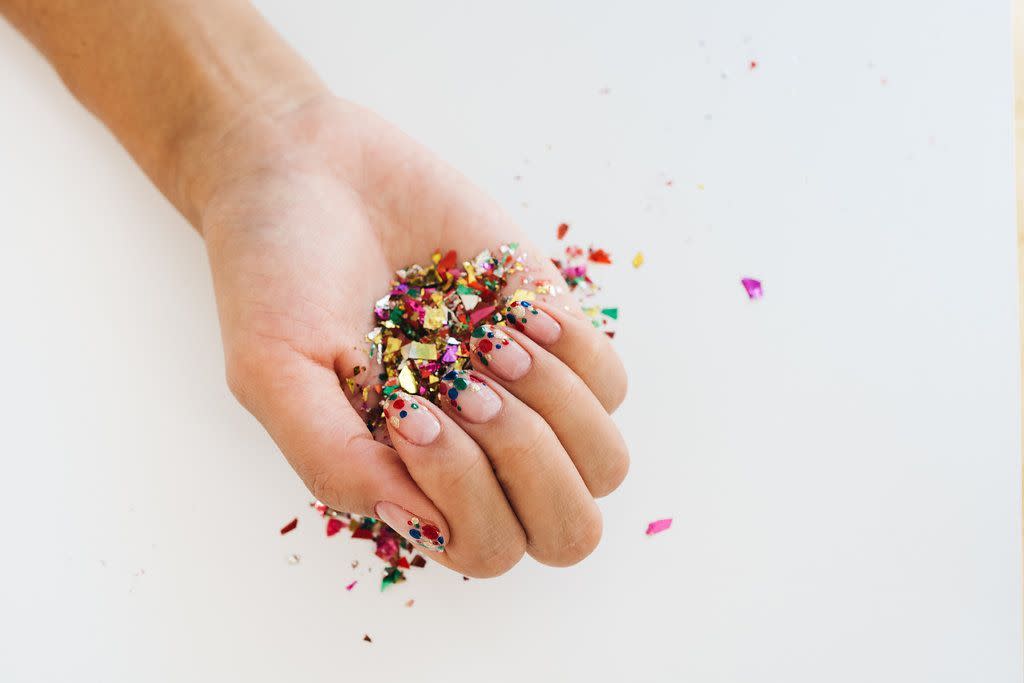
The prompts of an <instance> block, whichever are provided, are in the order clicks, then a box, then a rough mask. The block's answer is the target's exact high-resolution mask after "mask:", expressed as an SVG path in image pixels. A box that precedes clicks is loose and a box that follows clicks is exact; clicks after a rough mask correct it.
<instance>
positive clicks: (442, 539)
mask: <svg viewBox="0 0 1024 683" xmlns="http://www.w3.org/2000/svg"><path fill="white" fill-rule="evenodd" d="M437 544H438V545H444V536H438V537H437Z"/></svg>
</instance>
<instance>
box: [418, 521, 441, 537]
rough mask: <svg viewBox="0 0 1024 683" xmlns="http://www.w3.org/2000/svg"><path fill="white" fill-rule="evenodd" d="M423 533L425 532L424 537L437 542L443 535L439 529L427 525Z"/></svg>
mask: <svg viewBox="0 0 1024 683" xmlns="http://www.w3.org/2000/svg"><path fill="white" fill-rule="evenodd" d="M421 531H422V532H423V535H424V536H426V537H427V538H429V539H430V540H431V541H436V540H437V537H438V536H439V535H440V534H441V532H440V531H439V530H438V528H437V527H436V526H434V525H433V524H427V525H426V526H424V527H423V528H422V529H421Z"/></svg>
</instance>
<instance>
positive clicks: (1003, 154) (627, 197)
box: [0, 0, 1022, 683]
mask: <svg viewBox="0 0 1024 683" xmlns="http://www.w3.org/2000/svg"><path fill="white" fill-rule="evenodd" d="M258 5H259V6H260V7H261V8H262V9H263V10H264V11H265V12H266V13H267V14H268V16H269V17H270V19H271V20H272V21H273V22H274V24H275V25H277V26H278V27H279V28H280V30H281V31H282V32H283V33H284V34H285V36H286V37H287V38H289V39H290V40H291V41H293V42H294V43H295V44H297V45H298V46H299V48H300V49H301V50H302V51H303V53H304V54H305V55H307V56H308V58H309V59H310V60H311V61H312V62H313V63H314V64H315V65H316V66H317V68H318V69H320V71H321V72H322V73H323V74H324V75H325V77H326V78H327V79H328V80H329V81H330V83H331V84H332V85H333V87H335V88H336V90H337V91H338V92H339V93H342V94H345V95H346V96H349V97H351V98H353V99H356V100H358V101H360V102H363V103H365V104H368V105H370V106H372V107H374V108H376V109H378V110H379V111H381V112H382V113H383V114H384V115H385V116H387V117H389V118H391V119H392V120H394V121H396V122H398V123H399V124H400V125H401V126H403V127H404V128H405V129H407V130H408V131H410V132H411V133H412V134H414V135H415V136H417V137H419V138H421V139H423V140H424V141H426V142H427V143H428V144H430V145H431V146H433V147H434V148H435V149H437V150H438V151H439V152H441V153H442V155H443V156H445V157H446V158H448V159H449V160H451V161H452V162H454V163H455V164H456V165H458V166H459V167H461V168H462V169H464V170H465V171H466V172H467V173H468V174H469V175H470V176H471V177H473V178H475V179H476V180H477V181H478V182H479V183H480V184H481V185H482V186H484V187H485V188H487V189H488V190H489V191H491V192H492V193H494V194H495V195H496V196H497V197H498V198H499V199H500V200H501V201H502V202H503V203H504V205H506V206H507V207H508V208H509V210H510V211H512V212H513V213H514V215H515V216H516V217H517V218H518V220H520V221H521V222H522V224H523V225H525V226H526V227H527V228H528V229H529V230H530V231H531V233H532V234H534V235H536V236H537V237H538V239H540V240H541V241H542V242H543V243H544V244H545V245H549V246H551V247H552V248H554V247H555V240H554V227H555V226H556V225H557V224H558V223H560V222H562V221H567V222H569V223H570V224H571V225H572V232H571V233H570V235H571V236H572V237H575V238H578V239H579V240H583V241H588V242H589V241H592V242H594V243H596V244H598V245H601V246H604V247H606V248H607V249H609V250H610V251H611V252H612V253H613V254H614V256H615V257H616V258H617V261H618V263H617V265H615V266H613V267H612V268H611V269H609V270H608V273H607V275H606V276H604V278H603V281H604V283H605V286H606V295H607V296H606V300H607V301H608V302H609V303H617V304H618V305H619V306H620V307H621V311H622V320H621V325H620V327H619V329H620V333H619V336H618V337H617V340H616V342H617V345H618V347H619V349H620V350H621V352H622V354H623V355H624V357H625V359H626V362H627V365H628V368H629V370H630V373H631V381H632V385H631V396H630V398H629V400H628V402H627V404H626V405H625V406H624V407H623V408H622V409H621V411H620V412H619V413H618V415H617V419H618V421H619V424H620V425H621V427H622V429H623V431H624V433H625V434H626V437H627V440H628V442H629V444H630V446H631V449H632V454H633V469H632V472H631V475H630V477H629V479H628V480H627V482H626V484H625V485H624V486H623V487H622V489H621V490H620V491H619V492H617V493H616V494H615V495H613V496H611V497H609V498H608V499H606V500H604V501H603V502H602V503H601V507H602V509H603V511H604V513H605V518H606V522H605V526H606V534H605V539H604V541H603V543H602V545H601V547H600V548H599V549H598V550H597V551H596V552H595V553H594V555H593V556H592V557H591V558H589V559H588V560H587V561H586V562H584V563H583V564H581V565H579V566H577V567H573V568H571V569H564V570H556V569H550V568H546V567H541V566H538V565H536V564H534V563H532V562H530V561H526V562H524V563H523V564H521V565H520V566H519V567H517V568H516V569H514V570H513V571H512V572H511V573H509V574H508V575H507V576H505V577H502V578H500V579H497V580H491V581H470V582H464V581H463V580H462V579H461V578H460V577H459V576H455V575H452V574H450V573H448V572H446V571H445V570H443V569H441V568H440V567H437V566H430V567H428V568H427V569H424V570H413V572H412V575H411V580H410V581H409V582H407V583H405V584H403V585H400V586H396V587H394V588H391V589H389V590H388V591H387V592H385V593H383V594H381V593H379V592H378V591H377V590H376V587H375V584H376V582H377V573H376V572H377V571H378V568H379V563H378V562H377V560H376V558H373V557H372V555H371V550H370V545H369V544H368V543H366V542H364V541H351V540H346V539H344V538H343V537H342V536H338V537H335V538H332V539H326V538H325V537H324V535H323V529H322V526H321V524H320V523H319V522H318V520H317V519H316V517H315V516H314V515H313V514H312V512H311V511H310V510H309V509H308V508H307V507H306V504H307V501H308V496H307V494H306V492H305V491H304V489H303V487H302V486H301V484H300V483H299V482H298V480H297V479H296V478H295V477H294V476H293V475H292V473H291V471H290V469H289V468H288V466H287V465H286V464H285V462H284V460H283V459H282V458H281V457H280V456H279V454H278V453H277V451H276V449H275V447H274V445H273V444H272V443H271V441H270V439H269V438H268V437H267V436H266V435H265V433H264V432H263V430H262V429H261V427H260V426H259V425H258V424H257V423H256V422H255V420H253V419H252V418H251V417H249V416H248V415H247V414H246V413H245V412H244V411H243V410H242V409H241V408H240V407H239V406H237V405H236V404H235V402H234V401H233V399H232V397H231V396H230V394H229V393H228V391H227V389H226V388H225V386H224V382H223V366H222V359H221V351H220V348H219V336H218V330H217V322H216V318H215V313H214V305H213V300H212V296H211V286H210V278H209V275H208V272H207V266H206V262H205V257H204V253H203V246H202V244H201V242H200V240H199V239H197V238H196V236H195V235H194V234H193V233H192V232H191V231H190V230H189V229H188V227H187V226H186V224H185V222H184V221H183V220H182V219H181V218H180V217H179V216H178V215H176V214H175V212H174V211H173V210H172V209H171V208H170V207H169V206H168V205H167V204H166V203H165V201H164V200H163V198H162V197H161V196H160V195H159V194H158V193H157V192H156V191H155V190H154V189H153V188H151V187H150V185H149V184H148V182H147V181H146V179H145V178H144V177H143V176H142V174H141V173H140V172H139V171H138V170H136V168H135V167H134V166H133V165H132V163H131V161H130V159H129V158H128V157H127V156H126V155H125V153H124V152H123V151H122V150H121V149H120V148H119V147H118V146H117V145H116V143H115V142H114V141H113V140H112V138H111V137H110V136H109V135H108V134H107V133H106V132H105V131H104V130H103V128H102V127H101V126H100V125H99V124H98V123H97V122H95V121H94V120H93V119H91V118H90V116H89V115H87V114H86V113H85V112H84V111H83V110H81V109H80V108H79V107H78V106H77V105H76V104H75V103H74V101H73V100H72V99H71V97H70V96H69V95H68V94H67V93H66V92H65V91H64V90H63V88H62V86H61V84H60V82H59V81H58V79H57V78H56V77H55V76H54V75H53V74H52V72H51V71H50V70H49V68H48V67H47V65H46V64H45V63H44V62H43V61H42V60H41V59H40V58H39V57H38V56H37V55H36V54H35V53H34V52H33V51H32V50H31V48H30V47H29V46H28V45H27V44H26V43H25V42H24V41H22V40H21V39H20V38H19V37H18V36H17V35H16V34H15V33H14V32H13V31H12V30H11V29H10V28H9V27H7V26H5V25H0V63H2V64H3V68H2V69H0V102H2V107H0V200H2V201H0V224H2V225H3V238H4V242H3V247H2V248H0V291H2V292H3V322H2V330H3V334H2V335H0V373H2V388H0V414H2V416H3V418H2V421H0V422H2V425H3V430H2V444H3V450H4V452H5V457H4V460H3V462H4V467H3V474H2V476H0V520H2V522H0V524H2V528H3V535H2V537H0V544H2V548H3V557H2V563H0V578H2V581H0V631H2V633H0V635H2V638H0V680H3V681H5V682H15V681H32V682H36V681H72V680H74V681H117V682H120V681H140V680H145V681H150V682H158V681H159V682H162V681H243V680H244V681H260V682H262V681H282V680H290V681H301V680H342V681H427V682H429V681H446V682H448V683H456V682H462V681H467V682H468V681H474V682H475V681H489V682H493V681H521V680H541V681H626V680H629V681H689V682H697V683H702V682H712V681H715V682H717V681H723V682H746V681H772V682H774V681H779V682H783V683H798V682H803V681H807V682H814V683H820V682H821V681H829V682H831V683H836V682H841V681H857V682H863V681H872V682H879V681H894V682H900V683H907V682H910V681H927V682H929V683H936V682H945V681H958V682H959V681H985V682H986V683H1002V682H1007V683H1009V682H1015V683H1016V682H1019V681H1020V680H1021V675H1022V672H1021V661H1022V652H1021V650H1022V646H1021V644H1022V634H1021V607H1020V605H1021V548H1020V510H1021V506H1020V493H1019V489H1020V457H1019V453H1020V450H1019V424H1018V422H1019V420H1018V415H1019V398H1018V377H1019V367H1018V359H1017V348H1018V347H1017V344H1018V332H1017V311H1016V295H1015V291H1016V280H1015V278H1016V263H1015V230H1014V222H1013V221H1014V197H1013V179H1012V158H1011V145H1010V141H1011V132H1012V126H1011V103H1012V100H1011V79H1010V64H1011V61H1010V56H1011V50H1010V21H1009V19H1010V12H1009V10H1010V7H1009V3H1008V2H977V1H976V0H959V1H956V2H954V1H951V0H948V1H945V2H935V0H927V1H926V0H899V1H895V0H862V1H861V2H857V3H834V2H831V3H826V2H817V1H815V0H788V1H786V0H784V1H782V2H755V1H753V0H721V1H719V2H707V1H706V0H704V1H701V2H693V1H686V2H674V3H669V2H662V3H656V2H631V3H610V2H600V3H594V2H560V3H550V2H518V3H473V2H469V1H468V0H457V1H456V0H448V1H446V2H440V3H438V2H432V3H425V2H411V1H409V2H384V3H380V2H377V3H369V2H363V3H355V2H304V3H297V2H286V1H285V0H273V1H270V0H264V1H262V2H259V3H258ZM750 60H756V61H757V62H758V66H757V68H756V69H754V70H750V69H749V67H748V63H749V61H750ZM605 88H607V89H609V91H608V92H607V93H604V94H602V89H605ZM516 176H521V179H519V180H516V179H515V177H516ZM668 180H672V181H673V182H672V185H671V186H668V185H666V183H667V181H668ZM701 186H702V187H703V189H700V188H701ZM636 250H643V251H644V253H645V254H646V257H647V263H646V265H644V267H643V268H641V269H640V270H633V269H632V268H631V267H630V266H629V265H628V261H629V260H630V258H632V256H633V253H634V252H635V251H636ZM746 275H752V276H755V277H760V278H761V279H763V281H764V286H765V298H764V299H763V300H761V301H759V302H751V301H748V300H747V299H746V297H745V295H744V293H743V290H742V288H741V286H740V284H739V279H740V278H741V277H743V276H746ZM294 516H298V517H299V518H300V524H299V528H298V530H297V531H295V532H293V533H292V534H290V535H287V536H284V537H282V536H280V535H279V534H278V529H279V527H280V526H281V525H283V524H284V523H285V522H287V521H288V520H289V519H291V518H292V517H294ZM662 516H672V517H674V518H675V525H674V526H673V527H672V529H671V530H670V531H668V532H666V533H664V534H662V535H659V536H655V537H646V536H645V535H644V533H643V531H644V529H645V526H646V523H647V522H648V521H649V520H651V519H654V518H657V517H662ZM292 553H297V554H299V555H300V556H301V558H302V559H301V562H300V563H299V564H297V565H291V564H289V563H288V562H287V558H288V556H289V555H291V554H292ZM353 559H358V560H359V561H360V566H359V568H358V569H357V570H353V569H352V568H351V567H350V562H351V561H352V560H353ZM368 568H372V572H373V573H369V572H370V571H371V569H368ZM356 578H357V579H359V584H358V586H357V587H356V589H355V590H353V591H352V592H351V593H347V592H346V591H345V590H344V586H345V584H347V583H348V582H349V581H351V580H352V579H356ZM410 598H411V599H415V601H416V602H415V605H414V606H413V607H412V608H407V607H406V606H405V602H406V601H407V600H409V599H410ZM364 634H370V635H371V637H372V638H373V643H372V644H371V643H366V642H363V635H364Z"/></svg>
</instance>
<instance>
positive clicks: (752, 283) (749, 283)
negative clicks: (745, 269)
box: [740, 277, 764, 299]
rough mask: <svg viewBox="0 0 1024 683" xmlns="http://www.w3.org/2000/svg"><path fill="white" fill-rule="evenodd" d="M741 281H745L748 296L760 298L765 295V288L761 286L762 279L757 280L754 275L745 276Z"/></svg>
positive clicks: (744, 286) (744, 285)
mask: <svg viewBox="0 0 1024 683" xmlns="http://www.w3.org/2000/svg"><path fill="white" fill-rule="evenodd" d="M740 282H742V283H743V288H744V289H745V290H747V296H749V297H750V298H751V299H760V298H761V297H762V296H764V290H763V289H762V288H761V281H760V280H755V279H754V278H752V277H745V278H743V279H742V280H740Z"/></svg>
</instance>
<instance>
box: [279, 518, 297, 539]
mask: <svg viewBox="0 0 1024 683" xmlns="http://www.w3.org/2000/svg"><path fill="white" fill-rule="evenodd" d="M297 526H299V518H298V517H296V518H295V519H293V520H292V521H290V522H288V523H287V524H285V525H284V526H283V527H281V535H282V536H284V535H285V534H286V533H288V532H289V531H295V527H297Z"/></svg>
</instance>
